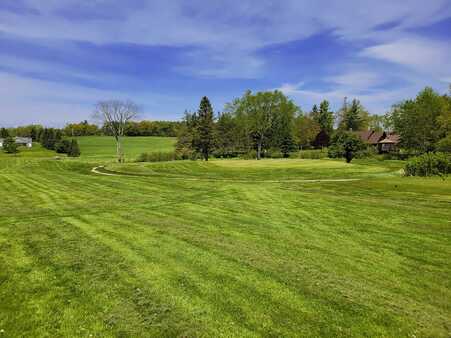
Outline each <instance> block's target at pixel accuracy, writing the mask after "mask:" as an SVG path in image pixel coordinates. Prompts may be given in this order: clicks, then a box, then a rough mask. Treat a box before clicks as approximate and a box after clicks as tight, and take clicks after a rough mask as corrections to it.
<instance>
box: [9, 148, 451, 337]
mask: <svg viewBox="0 0 451 338" xmlns="http://www.w3.org/2000/svg"><path fill="white" fill-rule="evenodd" d="M80 143H81V144H82V151H83V147H84V146H83V141H82V140H81V141H80ZM92 147H94V146H92ZM85 149H86V148H85ZM92 149H93V148H92ZM92 151H93V156H95V152H94V150H92ZM141 151H145V150H143V149H139V150H138V149H137V150H136V153H139V152H141ZM86 153H89V152H88V151H86ZM99 153H101V154H103V156H105V161H106V160H108V161H109V160H110V159H111V158H110V159H107V155H108V151H107V150H105V151H99ZM101 158H102V161H103V157H101ZM102 161H100V160H99V162H98V163H94V162H92V159H90V160H89V161H88V160H86V159H83V158H81V159H75V160H73V159H63V160H54V159H53V158H52V157H50V158H33V157H30V156H28V157H13V156H5V155H2V156H1V157H0V191H1V196H2V202H1V203H0V336H5V337H41V336H48V337H90V336H92V337H161V336H163V337H207V336H208V337H259V336H264V337H294V336H299V337H362V336H364V337H449V336H450V332H451V320H450V318H451V260H450V257H451V183H450V180H449V179H447V180H442V179H440V178H428V179H422V178H405V177H400V175H399V173H398V170H399V168H401V167H402V163H399V162H372V161H356V162H355V163H354V164H350V165H347V164H344V163H343V162H339V161H331V160H262V161H259V162H257V161H241V160H221V161H219V160H218V161H211V162H209V163H205V162H191V161H178V162H170V163H169V162H167V163H151V164H149V163H145V164H131V163H129V164H126V165H124V166H118V165H113V164H109V165H108V166H107V169H109V170H114V171H117V172H118V173H119V174H120V173H121V172H123V173H134V174H135V175H134V176H132V175H123V176H121V175H119V174H118V176H103V175H96V174H93V173H92V172H91V168H92V167H93V166H94V165H100V164H103V162H102ZM352 177H355V178H358V179H359V180H356V181H344V182H339V181H322V182H309V181H303V180H305V179H313V178H324V179H339V178H352ZM184 178H186V179H184ZM240 179H241V180H240Z"/></svg>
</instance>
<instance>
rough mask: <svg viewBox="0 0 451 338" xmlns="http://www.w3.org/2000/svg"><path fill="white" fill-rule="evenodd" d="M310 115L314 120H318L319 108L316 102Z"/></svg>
mask: <svg viewBox="0 0 451 338" xmlns="http://www.w3.org/2000/svg"><path fill="white" fill-rule="evenodd" d="M310 117H311V118H312V119H313V121H315V122H318V119H319V110H318V106H317V105H316V104H314V105H313V107H312V111H311V112H310Z"/></svg>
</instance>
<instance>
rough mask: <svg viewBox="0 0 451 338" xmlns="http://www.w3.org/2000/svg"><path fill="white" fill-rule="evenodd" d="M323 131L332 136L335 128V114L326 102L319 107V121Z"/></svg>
mask: <svg viewBox="0 0 451 338" xmlns="http://www.w3.org/2000/svg"><path fill="white" fill-rule="evenodd" d="M316 122H318V124H319V125H320V128H321V130H322V131H324V132H326V133H327V134H328V135H330V134H331V133H332V131H333V128H334V114H333V113H332V112H331V111H329V102H328V101H327V100H324V101H322V102H321V104H320V105H319V113H318V119H317V121H316Z"/></svg>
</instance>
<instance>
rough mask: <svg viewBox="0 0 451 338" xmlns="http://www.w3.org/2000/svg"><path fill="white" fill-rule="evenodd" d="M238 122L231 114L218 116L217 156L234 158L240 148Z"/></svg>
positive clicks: (226, 113)
mask: <svg viewBox="0 0 451 338" xmlns="http://www.w3.org/2000/svg"><path fill="white" fill-rule="evenodd" d="M238 141H239V136H238V129H237V121H236V119H235V118H234V117H233V115H232V114H231V113H228V112H225V113H221V114H219V116H218V120H217V123H216V142H215V143H216V151H215V152H216V156H220V157H232V156H234V155H235V153H236V152H237V151H238V148H239V142H238Z"/></svg>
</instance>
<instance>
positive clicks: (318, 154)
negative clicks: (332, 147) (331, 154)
mask: <svg viewBox="0 0 451 338" xmlns="http://www.w3.org/2000/svg"><path fill="white" fill-rule="evenodd" d="M327 154H328V150H327V148H325V149H310V150H300V151H299V155H298V157H299V158H302V159H313V160H318V159H321V158H326V157H327Z"/></svg>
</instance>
